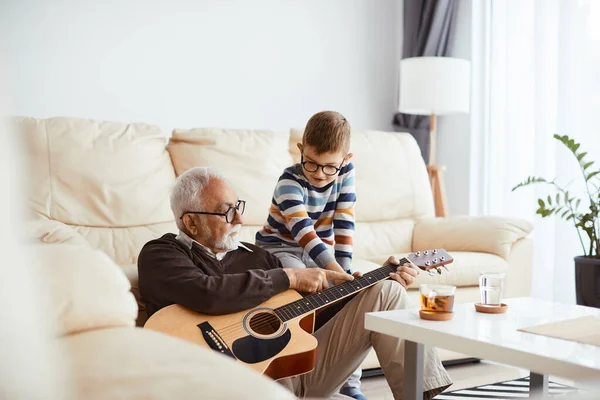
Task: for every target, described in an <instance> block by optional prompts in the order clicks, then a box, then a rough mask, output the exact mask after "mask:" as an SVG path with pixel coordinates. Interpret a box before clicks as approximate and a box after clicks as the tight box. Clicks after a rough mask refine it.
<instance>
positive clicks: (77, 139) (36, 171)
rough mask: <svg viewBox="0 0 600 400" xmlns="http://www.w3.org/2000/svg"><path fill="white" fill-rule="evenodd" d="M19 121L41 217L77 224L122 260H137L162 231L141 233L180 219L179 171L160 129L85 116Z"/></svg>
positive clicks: (32, 208) (32, 207)
mask: <svg viewBox="0 0 600 400" xmlns="http://www.w3.org/2000/svg"><path fill="white" fill-rule="evenodd" d="M14 121H15V122H16V124H17V128H18V130H19V131H20V132H21V134H22V136H23V137H24V139H25V140H24V142H25V146H26V154H27V160H28V167H29V172H30V175H31V178H30V182H31V188H30V190H29V193H30V196H29V199H30V201H29V203H30V211H31V212H32V213H33V214H34V217H35V218H38V219H52V220H56V221H60V222H63V223H65V224H67V225H70V226H72V227H74V228H75V230H76V232H78V233H79V234H80V235H81V236H82V237H83V238H84V239H86V240H87V241H88V242H90V244H91V245H92V247H94V248H97V249H100V250H103V251H105V252H106V253H107V254H109V255H110V256H111V257H112V258H113V259H114V260H115V262H117V263H119V264H121V263H129V262H135V259H136V258H137V255H138V253H139V251H140V249H141V246H142V245H143V244H144V243H145V241H147V240H149V239H151V238H153V237H156V235H155V233H157V232H155V231H153V232H152V233H153V235H152V237H151V235H144V234H143V233H141V234H140V237H134V236H135V235H137V234H138V233H139V232H144V233H149V232H148V231H151V230H153V229H154V228H151V227H150V228H148V229H146V228H144V227H146V226H152V225H155V224H161V223H168V222H172V221H173V216H172V213H171V209H170V205H169V196H170V189H171V187H172V184H173V182H174V181H175V171H174V169H173V166H172V164H171V160H170V158H169V154H168V153H167V151H166V150H165V140H166V139H165V136H164V135H163V134H162V133H161V131H160V129H159V128H158V127H156V126H153V125H147V124H123V123H116V122H99V121H92V120H87V119H78V118H49V119H34V118H15V119H14ZM99 231H103V232H104V235H105V236H104V237H103V239H102V240H97V239H98V235H96V234H97V232H99ZM58 233H60V232H58V231H55V234H54V235H53V236H56V234H58ZM63 233H64V232H63ZM163 233H164V232H160V235H162V234H163ZM131 235H133V236H131ZM48 239H49V240H55V239H56V238H48ZM142 242H144V243H142Z"/></svg>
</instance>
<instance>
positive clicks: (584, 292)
mask: <svg viewBox="0 0 600 400" xmlns="http://www.w3.org/2000/svg"><path fill="white" fill-rule="evenodd" d="M575 293H576V294H577V304H579V305H582V306H588V307H597V308H600V258H596V257H583V256H578V257H575Z"/></svg>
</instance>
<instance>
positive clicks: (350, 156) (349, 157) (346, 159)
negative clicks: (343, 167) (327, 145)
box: [344, 153, 354, 163]
mask: <svg viewBox="0 0 600 400" xmlns="http://www.w3.org/2000/svg"><path fill="white" fill-rule="evenodd" d="M353 156H354V154H352V153H348V155H347V156H346V157H345V158H344V162H345V163H347V162H348V161H350V159H351V158H352V157H353Z"/></svg>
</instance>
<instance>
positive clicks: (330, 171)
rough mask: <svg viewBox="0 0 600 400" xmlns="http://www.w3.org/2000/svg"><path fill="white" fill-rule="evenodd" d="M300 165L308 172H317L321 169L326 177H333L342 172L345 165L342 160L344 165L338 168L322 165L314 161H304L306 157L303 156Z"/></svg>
mask: <svg viewBox="0 0 600 400" xmlns="http://www.w3.org/2000/svg"><path fill="white" fill-rule="evenodd" d="M300 164H302V168H304V169H305V170H306V171H307V172H317V170H318V169H319V168H321V170H322V171H323V173H324V174H325V175H327V176H333V175H335V174H337V173H338V172H340V169H342V165H343V164H344V160H342V163H341V164H340V166H339V167H336V166H333V165H321V164H317V163H316V162H312V161H304V155H301V156H300Z"/></svg>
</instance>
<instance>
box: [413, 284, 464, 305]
mask: <svg viewBox="0 0 600 400" xmlns="http://www.w3.org/2000/svg"><path fill="white" fill-rule="evenodd" d="M419 290H420V292H421V309H422V310H423V311H433V312H452V310H453V309H454V293H455V292H456V286H451V285H432V284H422V285H421V286H420V289H419Z"/></svg>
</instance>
